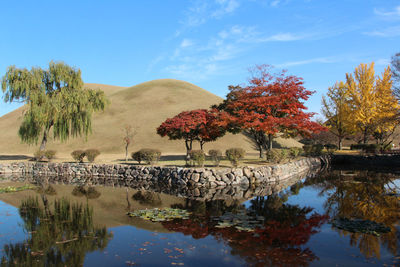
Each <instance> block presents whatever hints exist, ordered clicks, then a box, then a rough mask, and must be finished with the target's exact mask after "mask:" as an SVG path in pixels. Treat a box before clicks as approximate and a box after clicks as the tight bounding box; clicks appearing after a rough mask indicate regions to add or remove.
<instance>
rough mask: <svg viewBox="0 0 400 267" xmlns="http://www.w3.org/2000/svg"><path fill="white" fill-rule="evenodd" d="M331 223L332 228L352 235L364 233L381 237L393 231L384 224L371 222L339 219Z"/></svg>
mask: <svg viewBox="0 0 400 267" xmlns="http://www.w3.org/2000/svg"><path fill="white" fill-rule="evenodd" d="M331 223H332V226H334V227H336V228H338V229H342V230H346V231H348V232H352V233H364V234H371V235H375V236H380V235H381V234H384V233H389V232H390V231H391V230H390V228H389V227H387V226H385V225H384V224H382V223H378V222H374V221H370V220H362V219H348V218H337V219H334V220H332V222H331Z"/></svg>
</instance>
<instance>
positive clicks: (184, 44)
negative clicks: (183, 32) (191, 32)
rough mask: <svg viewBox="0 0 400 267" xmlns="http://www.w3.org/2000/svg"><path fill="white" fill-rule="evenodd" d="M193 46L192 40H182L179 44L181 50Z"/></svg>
mask: <svg viewBox="0 0 400 267" xmlns="http://www.w3.org/2000/svg"><path fill="white" fill-rule="evenodd" d="M193 44H194V43H193V41H192V40H189V39H183V40H182V42H181V45H180V47H181V48H186V47H189V46H192V45H193Z"/></svg>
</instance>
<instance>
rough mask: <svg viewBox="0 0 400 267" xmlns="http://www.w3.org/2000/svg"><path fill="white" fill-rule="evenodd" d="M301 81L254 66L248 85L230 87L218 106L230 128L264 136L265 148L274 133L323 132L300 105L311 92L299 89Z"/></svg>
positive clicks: (270, 143) (292, 76)
mask: <svg viewBox="0 0 400 267" xmlns="http://www.w3.org/2000/svg"><path fill="white" fill-rule="evenodd" d="M303 84H304V83H303V79H302V78H299V77H297V76H294V75H287V74H286V71H280V72H278V73H273V72H271V67H270V66H268V65H259V66H256V67H255V68H254V69H253V71H252V77H251V78H250V80H249V85H248V86H246V87H239V86H230V87H229V90H230V93H229V94H228V95H227V99H226V100H225V101H224V102H223V103H222V104H221V105H220V106H219V107H218V108H219V109H220V110H224V111H226V112H227V114H228V116H227V119H228V125H230V127H231V130H232V129H236V130H237V129H238V128H240V129H242V130H251V131H254V132H255V133H263V134H266V135H268V141H269V142H268V143H269V149H271V148H272V138H273V137H274V136H275V135H276V134H277V133H279V132H280V133H284V134H286V135H289V136H296V135H298V134H301V135H305V136H307V135H310V134H312V133H315V132H320V131H324V130H326V129H325V127H323V126H321V125H320V124H318V123H316V122H313V121H311V118H312V117H313V116H314V113H312V112H305V110H306V109H307V108H306V106H305V105H304V101H306V100H307V99H308V98H309V96H310V95H311V94H312V93H313V92H311V91H309V90H306V88H305V87H304V86H303Z"/></svg>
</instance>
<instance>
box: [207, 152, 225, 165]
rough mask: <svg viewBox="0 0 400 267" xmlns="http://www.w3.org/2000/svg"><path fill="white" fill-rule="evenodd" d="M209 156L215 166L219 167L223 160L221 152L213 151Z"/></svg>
mask: <svg viewBox="0 0 400 267" xmlns="http://www.w3.org/2000/svg"><path fill="white" fill-rule="evenodd" d="M208 155H210V157H211V159H212V161H213V162H214V163H215V166H217V167H218V166H219V163H220V161H221V158H222V152H221V150H218V149H211V150H210V151H208Z"/></svg>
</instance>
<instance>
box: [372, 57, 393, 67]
mask: <svg viewBox="0 0 400 267" xmlns="http://www.w3.org/2000/svg"><path fill="white" fill-rule="evenodd" d="M375 64H376V65H380V66H389V65H390V60H389V59H387V58H380V59H377V60H376V61H375Z"/></svg>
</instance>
